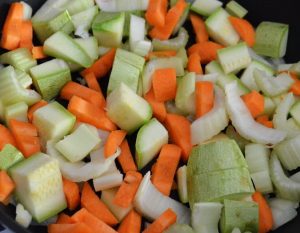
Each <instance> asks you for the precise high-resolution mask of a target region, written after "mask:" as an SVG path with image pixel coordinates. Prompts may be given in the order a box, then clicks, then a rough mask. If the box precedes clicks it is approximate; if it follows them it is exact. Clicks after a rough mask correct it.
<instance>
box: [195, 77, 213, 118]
mask: <svg viewBox="0 0 300 233" xmlns="http://www.w3.org/2000/svg"><path fill="white" fill-rule="evenodd" d="M195 96H196V117H197V118H199V117H201V116H203V115H205V114H206V113H208V112H209V111H210V110H211V109H212V108H213V106H214V84H213V83H212V82H207V81H200V82H196V89H195Z"/></svg>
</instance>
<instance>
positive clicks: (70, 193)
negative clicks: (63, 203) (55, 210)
mask: <svg viewBox="0 0 300 233" xmlns="http://www.w3.org/2000/svg"><path fill="white" fill-rule="evenodd" d="M63 188H64V193H65V197H66V199H67V206H68V209H69V210H75V209H76V208H77V206H78V205H79V204H80V193H79V186H78V184H77V183H75V182H72V181H70V180H68V179H66V178H63Z"/></svg>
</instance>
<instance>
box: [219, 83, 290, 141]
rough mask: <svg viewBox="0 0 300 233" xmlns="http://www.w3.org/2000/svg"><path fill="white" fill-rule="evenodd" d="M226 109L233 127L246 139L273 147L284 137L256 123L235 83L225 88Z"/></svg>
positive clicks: (278, 131)
mask: <svg viewBox="0 0 300 233" xmlns="http://www.w3.org/2000/svg"><path fill="white" fill-rule="evenodd" d="M225 93H226V107H227V112H228V114H229V117H230V119H231V121H232V124H233V126H234V127H235V129H236V130H237V131H238V133H239V134H240V135H241V136H243V137H244V138H246V139H249V140H251V141H253V142H257V143H262V144H271V145H275V144H277V143H279V142H281V141H282V140H284V138H285V137H286V133H285V132H283V131H281V130H277V129H271V128H267V127H265V126H263V125H261V124H259V123H257V122H256V121H255V120H254V119H253V117H252V115H251V113H250V112H249V110H248V108H247V107H246V105H245V103H244V102H243V100H242V99H241V97H240V96H239V93H238V87H237V83H236V82H232V83H230V84H227V85H226V86H225Z"/></svg>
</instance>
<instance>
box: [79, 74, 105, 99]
mask: <svg viewBox="0 0 300 233" xmlns="http://www.w3.org/2000/svg"><path fill="white" fill-rule="evenodd" d="M83 77H84V80H85V81H86V83H87V86H88V87H89V88H90V89H92V90H94V91H97V92H100V93H101V94H102V91H101V88H100V85H99V83H98V81H97V78H96V76H95V74H94V73H87V74H85V75H84V76H83ZM102 95H103V94H102Z"/></svg>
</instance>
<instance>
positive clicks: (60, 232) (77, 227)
mask: <svg viewBox="0 0 300 233" xmlns="http://www.w3.org/2000/svg"><path fill="white" fill-rule="evenodd" d="M48 233H94V231H93V230H92V228H90V227H89V226H88V225H87V224H85V223H73V224H50V225H48Z"/></svg>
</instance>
